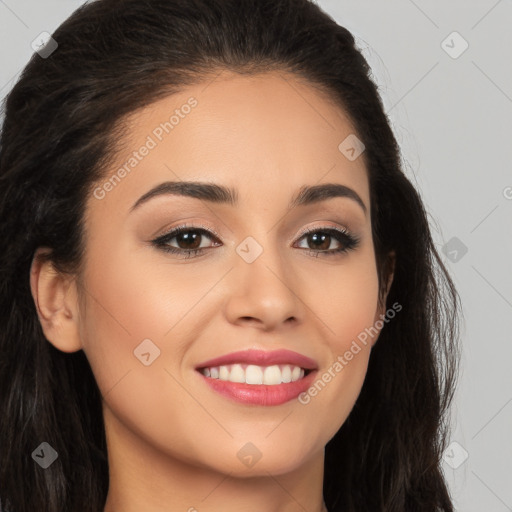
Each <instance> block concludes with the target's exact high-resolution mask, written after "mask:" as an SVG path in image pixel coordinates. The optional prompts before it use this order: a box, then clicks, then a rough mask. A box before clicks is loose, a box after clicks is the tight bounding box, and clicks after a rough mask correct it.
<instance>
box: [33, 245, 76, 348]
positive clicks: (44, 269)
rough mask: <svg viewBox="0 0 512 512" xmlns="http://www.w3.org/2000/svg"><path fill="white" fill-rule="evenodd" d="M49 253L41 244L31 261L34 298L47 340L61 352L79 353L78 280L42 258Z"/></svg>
mask: <svg viewBox="0 0 512 512" xmlns="http://www.w3.org/2000/svg"><path fill="white" fill-rule="evenodd" d="M49 252H51V251H50V250H49V249H47V248H41V247H40V248H38V249H37V251H36V253H35V255H34V258H33V260H32V265H31V268H30V289H31V291H32V297H33V299H34V302H35V305H36V310H37V315H38V317H39V322H40V323H41V327H42V329H43V332H44V335H45V337H46V339H47V340H48V341H49V342H50V343H51V344H52V345H53V346H54V347H55V348H57V349H59V350H61V351H62V352H76V351H77V350H80V349H81V348H82V345H81V342H80V336H79V324H78V318H79V316H78V312H79V309H78V300H77V290H76V282H75V279H74V278H73V277H72V276H69V275H65V274H61V273H60V272H58V271H57V270H56V269H55V267H54V265H53V263H52V262H51V261H46V260H45V259H44V258H43V257H42V256H43V255H44V254H48V253H49Z"/></svg>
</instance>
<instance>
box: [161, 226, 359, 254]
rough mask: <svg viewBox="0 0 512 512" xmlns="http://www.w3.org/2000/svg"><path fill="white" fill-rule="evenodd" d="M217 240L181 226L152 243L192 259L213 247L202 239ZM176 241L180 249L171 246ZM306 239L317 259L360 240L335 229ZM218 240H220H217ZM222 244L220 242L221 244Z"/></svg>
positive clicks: (200, 230) (318, 231) (308, 234)
mask: <svg viewBox="0 0 512 512" xmlns="http://www.w3.org/2000/svg"><path fill="white" fill-rule="evenodd" d="M204 237H206V238H209V239H217V237H216V236H215V235H214V234H213V233H211V232H210V231H208V230H206V229H203V228H195V227H187V226H180V227H177V228H175V229H173V230H172V231H170V232H169V233H167V234H165V235H162V236H161V237H159V238H157V239H156V240H153V241H152V243H153V245H155V246H156V247H158V248H160V249H162V250H164V251H166V252H169V253H174V254H185V255H186V257H191V255H192V254H198V253H202V252H203V251H204V249H206V248H208V247H211V246H208V245H203V244H201V242H202V238H204ZM174 239H176V243H177V244H178V247H176V246H174V245H171V242H172V241H173V240H174ZM302 239H305V241H306V243H307V244H313V245H314V248H313V249H310V248H307V247H306V248H305V249H306V250H307V251H308V252H311V253H313V254H314V255H315V256H316V257H318V256H319V255H320V254H324V255H332V254H336V253H341V252H347V251H348V250H350V249H353V248H355V247H356V246H357V245H358V243H359V239H358V238H356V237H354V236H352V235H350V234H349V233H348V231H346V230H341V229H340V230H338V229H334V228H330V227H329V228H325V229H321V228H315V229H310V230H308V231H307V232H305V233H303V234H302V235H301V237H300V238H299V240H302ZM333 239H334V240H335V241H337V242H338V244H339V245H340V247H338V248H335V249H329V247H330V245H331V243H332V241H333ZM217 240H218V239H217ZM219 244H220V242H219Z"/></svg>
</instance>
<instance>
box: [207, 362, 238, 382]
mask: <svg viewBox="0 0 512 512" xmlns="http://www.w3.org/2000/svg"><path fill="white" fill-rule="evenodd" d="M207 369H208V368H207ZM229 380H230V382H242V383H243V382H245V372H244V369H243V368H242V366H241V365H239V364H234V365H233V366H232V367H231V372H230V373H229Z"/></svg>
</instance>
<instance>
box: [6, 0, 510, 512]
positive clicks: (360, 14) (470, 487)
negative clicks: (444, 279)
mask: <svg viewBox="0 0 512 512" xmlns="http://www.w3.org/2000/svg"><path fill="white" fill-rule="evenodd" d="M82 3H83V2H82V1H79V0H66V1H64V0H51V1H50V0H30V1H29V0H22V1H20V0H0V44H1V47H0V48H1V49H0V52H1V53H0V55H1V67H0V98H3V97H4V96H5V95H6V94H7V93H8V92H9V90H10V88H11V87H12V86H13V85H14V83H15V81H16V79H17V78H18V77H19V74H20V72H21V70H22V68H23V66H24V65H25V63H26V62H27V60H28V59H29V57H30V56H31V55H32V52H33V50H32V48H31V42H32V41H33V40H34V39H35V38H36V37H37V36H38V35H39V34H40V33H41V32H43V31H47V32H49V33H52V32H53V31H54V30H55V29H56V28H57V26H58V25H59V24H60V23H61V22H62V21H63V20H64V19H65V18H66V17H67V16H68V15H69V14H71V12H72V11H73V10H74V9H75V8H76V7H78V6H79V5H81V4H82ZM317 3H318V4H319V5H320V6H321V7H322V8H323V9H324V10H326V11H327V12H328V13H329V14H331V15H332V16H333V17H334V18H335V19H336V21H337V22H338V23H340V24H341V25H344V26H345V27H347V28H348V29H349V30H350V31H351V32H352V33H353V34H354V35H355V36H356V38H357V41H358V46H359V47H360V48H361V49H362V51H363V54H364V55H365V57H367V59H368V60H369V62H370V65H371V66H372V69H373V73H374V77H375V80H376V81H377V83H378V85H379V88H380V91H381V95H382V96H383V101H384V105H385V108H386V111H387V113H388V115H389V118H390V121H391V123H392V127H393V129H394V131H395V134H396V136H397V138H398V142H399V144H400V145H401V147H402V152H403V163H404V169H405V172H406V173H407V175H408V177H409V178H410V179H411V180H412V182H413V183H414V184H415V185H416V186H417V188H418V189H419V190H420V193H421V195H422V197H423V199H424V201H425V203H426V208H427V211H428V212H429V217H430V221H431V227H432V230H433V235H434V238H435V240H436V244H437V246H438V247H439V250H440V251H442V249H443V247H446V254H443V258H444V259H445V261H446V264H447V266H448V268H449V270H450V271H451V274H452V276H453V278H454V280H455V284H456V286H457V287H458V290H459V293H460V294H461V297H462V301H463V309H464V318H463V323H462V325H461V334H462V344H463V360H462V373H461V376H460V380H459V386H458V391H457V394H456V397H455V404H454V407H453V412H452V425H453V431H452V437H451V441H452V442H453V443H455V444H453V445H452V446H451V447H450V450H449V451H447V453H445V456H444V462H443V469H444V471H445V474H446V476H447V479H448V481H449V484H450V489H451V492H452V495H453V497H454V500H455V503H456V505H457V510H458V511H463V512H481V511H482V510H486V511H491V512H501V511H507V510H508V511H512V485H511V484H512V440H511V434H512V374H511V372H510V363H511V362H512V340H511V332H512V273H511V272H510V262H511V261H512V236H511V235H512V228H511V226H512V222H511V221H512V172H511V161H512V149H511V148H512V65H511V63H512V30H511V29H510V26H511V23H512V4H511V1H510V0H499V1H496V0H478V1H472V2H471V3H470V2H467V1H466V2H463V1H461V0H458V1H452V2H450V3H449V4H448V3H447V2H441V1H438V0H436V1H431V2H427V1H419V0H417V1H416V2H414V1H412V0H392V1H386V2H376V1H370V0H364V1H362V0H359V1H357V0H351V1H349V0H319V1H318V2H317ZM454 31H456V32H458V33H459V34H460V37H459V36H453V35H451V34H452V33H453V32H454ZM461 38H462V39H461ZM443 41H445V42H444V43H443ZM464 41H466V42H467V44H468V45H469V46H468V48H467V50H466V51H464V52H463V53H461V54H460V55H459V53H460V52H461V50H462V49H463V47H464V45H465V44H464ZM447 51H448V52H451V53H452V56H450V55H449V54H448V53H447ZM454 56H456V58H454ZM465 248H466V249H467V252H464V251H465V250H466V249H465ZM466 457H467V458H466Z"/></svg>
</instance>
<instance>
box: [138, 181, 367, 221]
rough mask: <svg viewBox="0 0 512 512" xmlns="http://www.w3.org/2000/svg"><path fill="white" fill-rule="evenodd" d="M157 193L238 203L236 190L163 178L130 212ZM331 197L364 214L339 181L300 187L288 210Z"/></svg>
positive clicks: (353, 193)
mask: <svg viewBox="0 0 512 512" xmlns="http://www.w3.org/2000/svg"><path fill="white" fill-rule="evenodd" d="M161 195H178V196H185V197H192V198H195V199H202V200H203V201H209V202H212V203H217V204H228V205H230V206H237V205H238V199H239V198H238V192H237V191H236V190H235V189H233V188H229V187H225V186H223V185H218V184H216V183H204V182H200V181H165V182H163V183H160V184H159V185H157V186H156V187H153V188H152V189H151V190H149V191H148V192H146V193H145V194H144V195H142V196H141V197H139V199H137V201H136V202H135V204H134V205H133V206H132V207H131V208H130V212H132V211H133V210H135V209H136V208H138V207H139V206H141V205H142V204H144V203H146V202H147V201H149V200H150V199H153V198H154V197H158V196H161ZM335 197H346V198H348V199H352V200H353V201H355V202H356V203H357V204H358V205H359V206H360V207H361V208H362V210H363V211H364V213H365V215H366V213H367V208H366V205H365V204H364V202H363V200H362V199H361V197H359V195H358V194H357V192H356V191H355V190H353V189H351V188H350V187H347V186H346V185H341V184H339V183H323V184H321V185H312V186H303V187H301V188H300V189H299V191H298V192H297V194H296V195H295V196H294V197H293V198H292V200H291V201H290V204H289V205H288V208H289V209H292V208H296V207H298V206H307V205H310V204H315V203H319V202H321V201H325V200H327V199H332V198H335Z"/></svg>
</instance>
